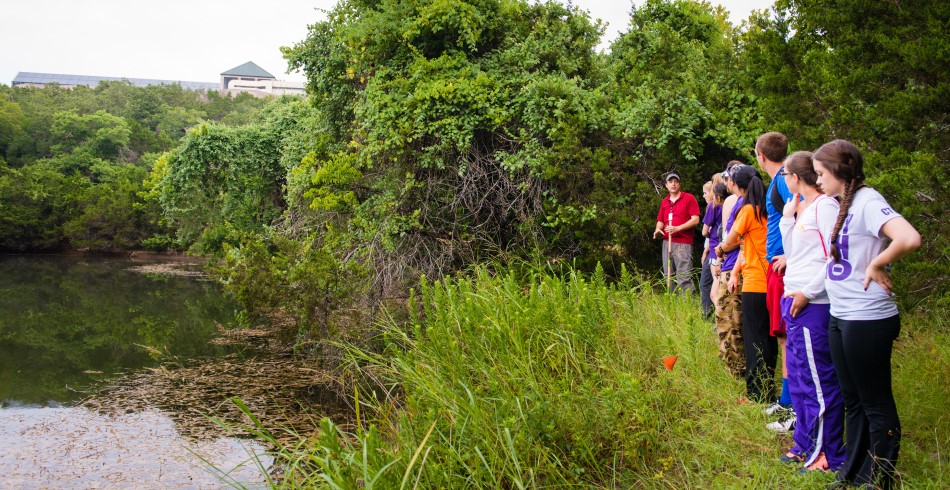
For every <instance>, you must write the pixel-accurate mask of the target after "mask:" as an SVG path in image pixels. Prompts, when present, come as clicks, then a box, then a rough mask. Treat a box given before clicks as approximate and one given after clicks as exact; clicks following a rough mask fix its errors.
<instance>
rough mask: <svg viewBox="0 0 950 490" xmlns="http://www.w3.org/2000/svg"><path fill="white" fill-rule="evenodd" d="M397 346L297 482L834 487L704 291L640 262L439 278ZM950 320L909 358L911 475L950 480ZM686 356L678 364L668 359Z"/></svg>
mask: <svg viewBox="0 0 950 490" xmlns="http://www.w3.org/2000/svg"><path fill="white" fill-rule="evenodd" d="M411 303H412V304H411V306H410V309H411V310H412V313H411V314H410V320H409V322H408V325H407V324H405V322H395V321H389V322H386V325H385V327H384V330H385V333H384V340H385V342H384V343H385V345H386V348H385V349H384V351H382V352H379V353H372V352H365V351H360V350H353V351H352V352H353V355H354V356H353V358H354V360H355V361H354V363H353V366H356V367H357V369H359V371H360V375H361V376H362V377H363V378H364V379H372V380H375V383H373V384H365V385H363V386H362V387H361V388H359V389H358V390H357V391H356V392H355V396H354V398H355V399H356V405H357V406H358V407H359V410H358V412H357V421H358V422H357V424H355V426H354V427H353V428H352V429H347V430H344V429H342V428H341V427H338V426H336V425H334V424H333V423H332V422H330V421H329V420H324V422H323V427H322V428H323V430H322V432H321V434H320V435H319V437H318V438H316V439H313V440H309V441H306V442H305V443H302V444H300V445H297V446H295V447H293V448H284V449H283V452H282V454H281V456H282V457H283V458H284V459H285V461H288V462H289V465H288V467H287V469H286V473H285V476H286V478H285V479H283V480H282V483H281V485H283V486H286V487H313V486H318V487H326V488H367V489H369V488H387V489H388V488H453V489H455V488H498V487H501V488H543V487H558V488H561V487H583V488H651V489H652V488H656V489H661V488H662V489H667V488H669V489H681V488H769V489H772V488H795V489H799V488H801V489H808V488H816V489H817V488H824V487H825V485H826V484H827V483H828V482H829V481H831V479H832V477H831V476H830V475H824V474H808V475H800V474H798V473H797V468H793V467H789V466H784V465H781V464H779V463H778V462H777V458H778V456H779V455H780V454H781V453H782V452H783V451H784V450H785V449H787V446H788V445H789V443H790V441H789V439H788V438H787V437H777V436H775V435H774V434H772V433H770V432H768V431H767V429H765V424H766V423H767V422H768V421H769V420H768V419H767V417H766V416H765V415H763V414H762V413H761V408H762V407H761V406H758V405H755V404H740V403H738V399H739V398H740V397H741V396H742V395H743V391H744V383H742V382H740V381H739V380H736V379H735V378H733V377H731V376H730V375H729V374H728V372H727V371H726V369H725V367H724V366H723V364H722V363H721V361H720V360H719V359H718V358H717V355H716V354H717V346H716V340H715V339H716V335H715V332H714V331H713V327H712V324H711V323H709V322H708V321H706V320H704V319H703V318H702V317H701V315H700V314H699V310H700V308H699V305H698V302H696V301H695V300H694V299H692V298H682V297H678V296H673V297H671V296H669V295H666V294H661V293H657V292H656V289H655V288H654V287H652V285H651V284H649V283H648V282H642V281H638V280H635V279H634V278H633V277H631V276H630V275H627V274H624V275H623V277H622V278H621V279H620V280H619V281H617V282H614V283H609V282H608V281H606V280H605V279H604V277H603V275H602V274H600V273H595V274H594V275H592V276H587V277H585V276H582V275H580V274H577V273H573V272H567V273H564V274H553V273H548V272H543V271H534V272H529V273H527V274H520V275H519V274H515V273H508V274H506V275H496V274H492V273H490V272H489V271H487V270H485V269H478V270H476V271H474V272H472V273H471V274H469V275H468V276H466V277H460V278H458V279H452V280H446V281H443V282H438V283H434V284H428V283H425V282H423V284H422V286H421V289H420V292H419V294H418V296H417V297H414V298H413V299H412V301H411ZM946 322H947V320H946V319H943V320H941V323H939V324H936V325H934V324H931V323H930V322H928V321H925V320H924V319H919V318H911V319H910V321H909V322H905V323H910V325H908V326H907V327H906V328H905V329H904V334H903V335H902V337H901V340H900V342H899V344H898V348H897V353H896V358H895V361H894V366H895V368H896V373H895V382H894V384H895V387H896V389H897V397H898V403H899V404H900V410H901V413H902V415H903V416H904V433H905V436H904V444H903V448H902V459H901V461H900V462H899V468H900V470H901V471H902V473H903V476H904V480H903V482H904V485H905V486H906V487H907V488H947V487H948V486H950V478H948V477H947V476H946V475H945V473H946V471H945V470H946V468H947V455H946V451H947V449H948V448H950V445H948V420H947V412H948V410H947V408H948V397H947V389H946V387H947V386H948V382H950V379H948V377H950V369H948V368H950V347H948V346H950V343H948V342H947V340H948V332H950V330H948V328H947V324H946ZM669 355H677V356H679V360H678V362H677V364H676V366H675V368H674V369H673V370H672V371H667V370H666V369H665V367H664V365H663V363H662V358H663V357H665V356H669Z"/></svg>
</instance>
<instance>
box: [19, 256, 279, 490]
mask: <svg viewBox="0 0 950 490" xmlns="http://www.w3.org/2000/svg"><path fill="white" fill-rule="evenodd" d="M159 260H160V261H161V263H158V262H157V261H159ZM168 265H169V264H168V259H152V260H131V259H129V258H126V257H93V256H85V255H83V256H0V312H2V314H0V475H3V477H2V478H0V488H49V487H65V486H68V487H73V488H76V487H84V488H101V487H127V488H143V487H144V488H217V487H220V486H222V485H223V484H222V482H221V480H220V479H219V478H218V477H217V476H216V475H214V474H213V472H211V471H209V463H210V465H212V466H215V467H217V468H218V469H219V470H222V471H230V470H232V469H233V468H237V471H236V472H234V473H232V475H231V477H232V478H234V479H236V480H237V481H241V482H245V483H250V484H251V486H254V485H253V484H254V482H260V481H262V480H263V475H262V473H261V471H260V469H258V468H257V467H256V466H255V463H254V462H253V461H248V460H249V455H250V454H256V453H259V452H260V451H262V449H261V448H260V446H259V445H257V444H256V443H254V442H252V441H247V440H238V439H233V438H217V439H214V440H206V441H195V440H191V439H187V438H183V437H181V436H179V435H178V434H177V433H176V429H175V426H174V424H173V423H172V418H170V417H169V416H168V414H166V413H164V412H162V411H161V410H157V409H155V410H145V411H139V412H136V413H124V414H118V415H116V414H113V415H107V414H100V413H96V412H94V411H91V410H89V409H86V408H83V407H80V406H77V402H78V401H79V400H81V399H83V398H85V397H86V396H88V395H89V394H90V393H92V392H94V391H95V390H96V389H97V388H101V387H103V386H105V385H107V384H108V383H109V382H110V380H112V379H114V378H116V377H118V376H120V375H122V374H125V373H131V372H135V371H138V370H142V369H144V368H148V367H157V366H159V365H160V360H168V359H175V360H180V361H181V362H182V363H184V362H185V361H187V360H189V359H195V358H207V357H209V356H223V355H227V354H231V355H232V356H233V355H234V352H233V351H234V348H229V347H226V346H222V345H216V344H213V343H209V340H210V339H212V338H213V337H215V336H216V335H217V334H218V333H219V329H227V328H229V327H230V326H231V325H232V324H233V323H234V314H235V305H234V304H233V303H231V302H230V301H229V300H228V299H227V298H226V297H225V296H224V294H223V292H222V291H221V289H220V287H219V286H218V285H217V284H215V283H213V282H211V281H208V280H204V279H203V278H202V277H200V274H199V273H198V272H196V269H195V266H194V264H187V263H183V262H176V263H174V264H172V265H173V266H172V267H168ZM156 271H157V272H165V273H157V272H156ZM169 271H171V272H174V273H173V274H168V273H167V272H169ZM242 462H244V463H245V464H243V465H242V464H241V463H242Z"/></svg>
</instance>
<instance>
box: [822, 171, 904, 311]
mask: <svg viewBox="0 0 950 490" xmlns="http://www.w3.org/2000/svg"><path fill="white" fill-rule="evenodd" d="M899 216H900V214H899V213H898V212H897V211H894V209H893V208H891V205H890V204H888V203H887V201H886V200H884V196H882V195H881V194H880V193H878V192H877V191H876V190H874V189H871V188H868V187H863V188H861V189H859V190H858V192H857V193H855V195H854V200H853V201H852V202H851V207H850V209H848V216H847V217H846V218H845V222H844V226H842V227H841V231H840V232H839V233H838V250H839V251H840V252H841V260H840V261H839V262H838V263H835V262H834V259H832V260H830V261H829V262H828V268H827V277H826V278H825V289H826V290H827V291H828V297H829V298H830V299H831V315H832V316H834V317H835V318H839V319H842V320H880V319H882V318H890V317H892V316H894V315H896V314H897V304H896V303H895V302H894V298H892V297H891V295H889V294H887V291H884V288H882V287H881V286H880V284H878V283H876V282H873V281H872V282H871V283H870V284H869V285H868V290H867V291H865V290H864V275H865V274H864V273H865V271H866V270H867V268H868V264H869V263H870V262H871V260H872V259H874V257H877V256H878V254H880V253H881V251H882V250H884V248H885V246H886V245H887V239H886V237H884V236H883V235H882V234H881V228H882V227H883V226H884V223H887V222H888V221H890V220H892V219H894V218H897V217H899Z"/></svg>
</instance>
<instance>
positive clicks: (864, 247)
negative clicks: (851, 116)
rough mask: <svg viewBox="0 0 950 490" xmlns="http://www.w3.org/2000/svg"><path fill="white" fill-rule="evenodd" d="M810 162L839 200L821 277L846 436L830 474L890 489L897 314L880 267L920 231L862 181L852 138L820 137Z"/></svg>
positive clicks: (895, 438)
mask: <svg viewBox="0 0 950 490" xmlns="http://www.w3.org/2000/svg"><path fill="white" fill-rule="evenodd" d="M814 162H815V172H816V173H817V174H818V184H819V185H820V186H821V188H822V190H823V191H824V192H825V194H827V195H829V196H832V197H837V196H840V199H841V209H840V211H839V213H838V217H837V220H836V221H835V226H834V228H833V229H832V233H831V249H830V253H829V255H830V256H831V259H830V260H829V262H828V267H827V269H826V270H827V276H826V279H825V290H826V291H827V292H828V297H829V299H830V300H831V320H830V323H829V329H828V337H829V338H828V342H829V344H830V346H831V357H832V359H833V360H834V364H835V371H836V372H837V374H838V382H839V384H840V385H841V392H842V395H843V396H844V406H845V433H846V436H847V439H846V444H845V446H846V456H845V462H844V465H842V467H841V468H840V469H839V470H838V479H839V480H841V481H843V482H845V483H848V484H857V485H867V486H874V487H879V488H885V489H887V488H892V487H893V486H894V485H895V475H896V469H895V464H896V462H897V455H898V452H899V448H900V440H901V426H900V419H899V418H898V415H897V406H896V404H895V402H894V393H893V391H892V388H891V350H892V348H893V344H894V340H895V339H896V338H897V336H898V334H899V333H900V315H899V314H898V311H897V304H896V303H895V302H894V297H893V293H892V292H891V278H890V274H889V272H888V269H887V267H888V265H889V264H891V263H893V262H894V261H896V260H898V259H900V258H901V257H903V256H905V255H907V254H909V253H911V252H913V251H914V250H917V249H918V248H919V247H920V234H919V233H918V232H917V230H915V229H914V227H913V226H912V225H911V224H910V223H909V222H908V221H907V220H906V219H904V218H903V217H902V216H901V215H900V214H899V213H897V211H895V210H894V209H893V208H892V207H891V206H890V205H889V204H888V203H887V201H886V200H885V199H884V197H883V196H881V194H879V193H878V192H877V191H875V190H874V189H871V188H869V187H867V186H865V185H864V158H863V157H862V155H861V152H860V151H859V150H858V149H857V147H855V146H854V145H853V144H851V143H850V142H848V141H845V140H834V141H831V142H829V143H825V144H824V145H822V146H821V148H819V149H818V150H817V151H816V152H815V155H814ZM888 241H889V242H890V243H888Z"/></svg>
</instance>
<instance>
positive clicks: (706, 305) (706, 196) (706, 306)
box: [699, 180, 719, 318]
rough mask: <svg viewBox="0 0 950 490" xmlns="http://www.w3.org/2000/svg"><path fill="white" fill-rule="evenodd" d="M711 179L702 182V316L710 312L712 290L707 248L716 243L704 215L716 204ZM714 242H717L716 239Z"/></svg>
mask: <svg viewBox="0 0 950 490" xmlns="http://www.w3.org/2000/svg"><path fill="white" fill-rule="evenodd" d="M712 187H713V183H712V181H711V180H710V181H708V182H706V183H705V184H703V200H704V201H706V212H705V213H704V214H703V220H702V221H703V236H704V237H706V240H705V242H704V243H703V256H702V262H701V264H702V267H701V271H700V274H699V301H700V304H701V305H702V309H703V316H704V317H706V318H709V316H710V315H711V314H712V299H711V298H710V292H711V291H712V283H713V279H712V273H711V272H710V270H709V257H710V255H712V254H710V253H709V249H710V246H713V247H715V246H716V245H714V244H713V245H711V244H712V237H711V236H710V233H709V225H707V224H706V217H707V216H709V214H710V213H711V212H714V211H715V207H716V204H715V202H713V195H712ZM716 243H719V242H718V240H717V241H716Z"/></svg>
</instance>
